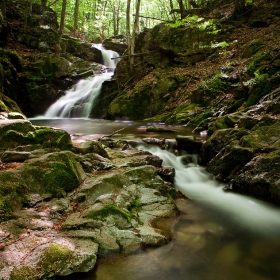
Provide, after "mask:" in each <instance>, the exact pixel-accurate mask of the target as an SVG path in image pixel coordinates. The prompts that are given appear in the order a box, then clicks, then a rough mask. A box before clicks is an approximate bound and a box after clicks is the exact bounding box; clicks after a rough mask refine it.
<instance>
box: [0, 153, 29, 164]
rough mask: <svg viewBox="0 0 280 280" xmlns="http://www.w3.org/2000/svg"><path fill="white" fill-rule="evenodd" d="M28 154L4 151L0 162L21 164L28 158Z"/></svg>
mask: <svg viewBox="0 0 280 280" xmlns="http://www.w3.org/2000/svg"><path fill="white" fill-rule="evenodd" d="M30 155H31V153H30V152H17V151H6V152H4V153H3V154H2V155H1V161H2V162H23V161H25V160H27V159H28V158H29V156H30Z"/></svg>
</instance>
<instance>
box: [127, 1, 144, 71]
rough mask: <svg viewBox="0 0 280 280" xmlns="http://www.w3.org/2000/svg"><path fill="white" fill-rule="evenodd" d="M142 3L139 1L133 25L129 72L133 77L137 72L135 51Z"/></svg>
mask: <svg viewBox="0 0 280 280" xmlns="http://www.w3.org/2000/svg"><path fill="white" fill-rule="evenodd" d="M140 3H141V0H137V2H136V11H135V18H134V25H133V30H132V36H131V42H130V57H129V70H130V74H131V75H133V74H134V71H135V69H134V49H135V37H136V33H137V30H138V28H139V12H140Z"/></svg>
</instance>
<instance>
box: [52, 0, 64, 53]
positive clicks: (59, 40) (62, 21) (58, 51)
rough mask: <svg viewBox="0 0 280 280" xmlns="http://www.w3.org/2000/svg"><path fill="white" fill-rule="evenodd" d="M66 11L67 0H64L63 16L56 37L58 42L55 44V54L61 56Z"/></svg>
mask: <svg viewBox="0 0 280 280" xmlns="http://www.w3.org/2000/svg"><path fill="white" fill-rule="evenodd" d="M65 13H66V0H63V2H62V10H61V16H60V25H59V31H58V35H57V39H56V44H55V55H56V56H60V53H61V47H60V42H61V38H62V34H63V30H64V22H65Z"/></svg>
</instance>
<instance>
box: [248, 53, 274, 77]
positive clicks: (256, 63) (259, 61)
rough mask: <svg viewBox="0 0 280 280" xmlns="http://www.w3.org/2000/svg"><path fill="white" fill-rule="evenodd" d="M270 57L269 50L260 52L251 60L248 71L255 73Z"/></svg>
mask: <svg viewBox="0 0 280 280" xmlns="http://www.w3.org/2000/svg"><path fill="white" fill-rule="evenodd" d="M269 58H270V54H269V52H258V53H257V54H256V55H255V56H254V58H253V60H252V61H251V62H250V64H249V66H248V69H247V71H248V72H249V73H254V72H255V71H256V70H258V69H259V68H261V67H262V66H264V65H265V64H266V62H267V61H268V60H269Z"/></svg>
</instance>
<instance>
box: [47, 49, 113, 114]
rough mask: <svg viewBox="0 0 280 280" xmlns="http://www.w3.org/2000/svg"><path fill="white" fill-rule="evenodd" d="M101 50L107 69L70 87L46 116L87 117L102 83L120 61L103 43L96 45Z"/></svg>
mask: <svg viewBox="0 0 280 280" xmlns="http://www.w3.org/2000/svg"><path fill="white" fill-rule="evenodd" d="M94 47H96V48H98V49H100V50H101V53H102V58H103V64H104V65H105V66H106V67H107V71H106V72H105V73H102V74H100V75H97V76H94V77H91V78H89V79H86V80H81V81H79V82H78V83H77V84H76V85H75V86H74V87H73V88H71V89H69V90H68V91H67V92H66V94H65V95H64V96H62V97H61V98H60V99H58V100H57V101H56V102H55V103H54V104H52V105H51V106H50V107H49V108H48V110H47V111H46V113H45V115H44V118H55V117H58V118H87V117H88V116H89V114H90V112H91V109H92V107H93V106H94V103H95V101H96V100H97V98H98V96H99V94H100V91H101V86H102V83H103V82H104V81H106V80H109V79H111V77H112V75H113V73H114V72H113V71H114V69H115V67H116V65H117V63H118V59H114V60H112V59H111V58H116V57H118V56H119V54H118V53H117V52H114V51H112V50H106V49H104V48H102V47H101V45H94Z"/></svg>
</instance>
